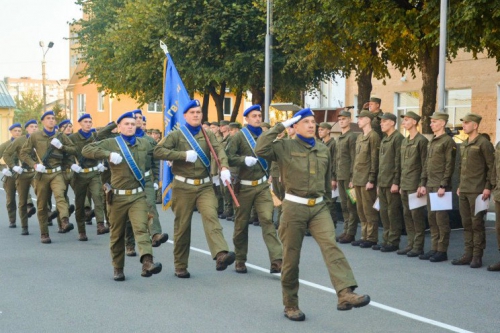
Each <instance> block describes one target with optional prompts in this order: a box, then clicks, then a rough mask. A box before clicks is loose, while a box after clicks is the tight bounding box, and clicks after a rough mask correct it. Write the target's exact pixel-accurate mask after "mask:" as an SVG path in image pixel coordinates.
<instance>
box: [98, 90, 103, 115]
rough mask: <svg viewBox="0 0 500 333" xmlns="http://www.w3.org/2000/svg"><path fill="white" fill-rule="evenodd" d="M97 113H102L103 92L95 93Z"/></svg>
mask: <svg viewBox="0 0 500 333" xmlns="http://www.w3.org/2000/svg"><path fill="white" fill-rule="evenodd" d="M97 111H98V112H104V91H99V92H98V93H97Z"/></svg>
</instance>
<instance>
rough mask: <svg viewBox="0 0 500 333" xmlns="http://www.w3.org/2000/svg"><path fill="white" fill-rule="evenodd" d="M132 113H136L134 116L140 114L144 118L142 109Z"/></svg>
mask: <svg viewBox="0 0 500 333" xmlns="http://www.w3.org/2000/svg"><path fill="white" fill-rule="evenodd" d="M132 112H133V113H134V116H135V115H136V114H140V115H141V116H142V110H141V109H136V110H134V111H132Z"/></svg>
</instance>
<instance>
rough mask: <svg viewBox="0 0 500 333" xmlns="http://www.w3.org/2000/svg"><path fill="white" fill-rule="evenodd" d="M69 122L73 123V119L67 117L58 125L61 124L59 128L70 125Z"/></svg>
mask: <svg viewBox="0 0 500 333" xmlns="http://www.w3.org/2000/svg"><path fill="white" fill-rule="evenodd" d="M68 124H69V125H72V124H71V120H69V119H65V120H63V121H61V122H60V123H59V125H58V126H59V128H62V127H63V126H64V125H68Z"/></svg>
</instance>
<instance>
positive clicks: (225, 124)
mask: <svg viewBox="0 0 500 333" xmlns="http://www.w3.org/2000/svg"><path fill="white" fill-rule="evenodd" d="M219 125H220V127H219V130H220V134H221V140H220V144H221V145H222V148H224V149H226V147H227V144H228V142H229V121H227V120H221V121H220V122H219ZM230 171H231V170H230ZM219 189H220V191H221V196H222V207H223V209H222V214H219V218H220V219H227V217H228V216H232V215H228V214H229V213H230V212H228V211H227V207H228V205H229V203H228V202H227V201H228V199H227V197H229V198H231V194H229V193H228V192H229V191H228V190H227V188H226V187H225V186H220V187H219ZM231 200H232V198H231Z"/></svg>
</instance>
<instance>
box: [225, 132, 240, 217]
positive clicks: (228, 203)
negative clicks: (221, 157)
mask: <svg viewBox="0 0 500 333" xmlns="http://www.w3.org/2000/svg"><path fill="white" fill-rule="evenodd" d="M240 129H241V125H240V124H239V123H229V125H228V132H229V137H228V139H227V142H226V147H227V145H228V144H229V141H230V140H231V138H232V137H233V136H235V135H236V133H238V132H239V131H240ZM229 171H230V172H231V184H237V183H239V179H238V174H239V173H240V171H239V168H238V167H231V166H230V167H229ZM235 210H236V208H235V207H234V202H233V197H232V196H231V193H230V192H229V191H228V190H227V189H224V214H225V215H226V220H228V221H234V212H235Z"/></svg>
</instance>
